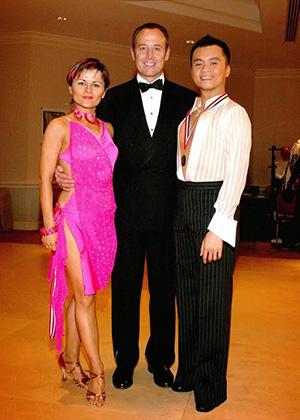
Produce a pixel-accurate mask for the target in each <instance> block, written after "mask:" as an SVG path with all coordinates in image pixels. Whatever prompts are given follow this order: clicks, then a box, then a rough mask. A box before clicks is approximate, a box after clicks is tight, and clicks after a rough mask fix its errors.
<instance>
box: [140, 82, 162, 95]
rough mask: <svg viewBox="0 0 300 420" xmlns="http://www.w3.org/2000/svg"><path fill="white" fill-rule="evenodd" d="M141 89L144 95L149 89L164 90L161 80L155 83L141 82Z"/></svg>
mask: <svg viewBox="0 0 300 420" xmlns="http://www.w3.org/2000/svg"><path fill="white" fill-rule="evenodd" d="M139 88H140V89H141V91H142V93H144V92H147V90H148V89H151V88H153V89H158V90H162V89H163V82H162V80H161V79H158V80H155V82H153V83H142V82H139Z"/></svg>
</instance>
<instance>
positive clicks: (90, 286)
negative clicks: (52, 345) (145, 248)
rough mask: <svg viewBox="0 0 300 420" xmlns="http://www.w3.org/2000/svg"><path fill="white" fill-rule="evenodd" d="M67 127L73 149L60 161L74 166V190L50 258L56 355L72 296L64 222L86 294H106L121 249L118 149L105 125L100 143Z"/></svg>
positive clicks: (76, 126) (59, 213) (60, 211)
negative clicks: (116, 178)
mask: <svg viewBox="0 0 300 420" xmlns="http://www.w3.org/2000/svg"><path fill="white" fill-rule="evenodd" d="M69 124H70V144H69V148H68V149H67V150H66V151H65V152H64V153H62V154H61V155H60V158H61V159H62V160H63V161H65V162H66V163H67V164H68V165H70V167H71V173H72V177H73V179H74V181H75V187H74V192H73V194H72V196H71V198H70V199H69V200H68V202H67V203H66V204H65V205H64V206H63V207H60V206H59V205H58V204H56V207H55V209H54V219H55V222H56V223H57V224H58V236H57V249H56V251H55V253H52V254H51V260H50V269H49V273H48V280H49V281H50V282H51V288H50V322H49V335H50V337H51V338H54V337H55V338H56V348H57V350H58V351H61V342H62V337H63V335H64V334H63V307H64V302H65V299H66V297H67V295H68V288H67V283H66V275H65V266H66V259H67V256H68V254H67V246H66V237H65V231H64V220H66V223H67V224H68V227H69V229H70V231H71V233H72V235H73V236H74V238H75V241H76V244H77V247H78V249H79V252H80V256H81V268H82V277H83V287H84V293H85V294H86V295H92V294H95V293H96V292H97V290H99V289H101V290H104V289H105V287H106V286H107V283H108V281H109V277H110V274H111V272H112V269H113V265H114V260H115V254H116V249H117V239H116V231H115V224H114V214H115V209H116V204H115V199H114V192H113V183H112V178H113V168H114V164H115V161H116V159H117V156H118V149H117V147H116V146H115V144H114V143H113V141H112V138H111V136H110V134H109V132H108V130H107V128H106V126H105V124H104V123H103V122H102V121H101V126H102V134H101V137H100V138H99V137H97V136H96V135H95V134H94V133H92V131H90V130H89V129H88V128H86V127H84V126H82V125H81V124H80V123H78V122H76V121H73V120H69Z"/></svg>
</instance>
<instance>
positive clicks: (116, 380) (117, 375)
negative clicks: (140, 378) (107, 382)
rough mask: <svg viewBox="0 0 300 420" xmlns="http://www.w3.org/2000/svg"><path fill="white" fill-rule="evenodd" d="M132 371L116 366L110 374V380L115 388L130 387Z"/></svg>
mask: <svg viewBox="0 0 300 420" xmlns="http://www.w3.org/2000/svg"><path fill="white" fill-rule="evenodd" d="M132 375H133V371H130V370H127V369H123V368H121V367H119V366H118V367H117V368H116V370H115V371H114V373H113V376H112V382H113V384H114V387H115V388H118V389H126V388H129V387H131V385H132V383H133V380H132Z"/></svg>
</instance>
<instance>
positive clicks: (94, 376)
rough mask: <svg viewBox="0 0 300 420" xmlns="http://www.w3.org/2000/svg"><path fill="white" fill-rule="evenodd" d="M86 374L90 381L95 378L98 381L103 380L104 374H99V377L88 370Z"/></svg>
mask: <svg viewBox="0 0 300 420" xmlns="http://www.w3.org/2000/svg"><path fill="white" fill-rule="evenodd" d="M86 372H88V373H89V378H90V381H91V380H92V379H95V378H100V379H103V380H104V376H105V375H104V372H102V373H99V375H96V373H94V372H91V371H90V370H87V371H86Z"/></svg>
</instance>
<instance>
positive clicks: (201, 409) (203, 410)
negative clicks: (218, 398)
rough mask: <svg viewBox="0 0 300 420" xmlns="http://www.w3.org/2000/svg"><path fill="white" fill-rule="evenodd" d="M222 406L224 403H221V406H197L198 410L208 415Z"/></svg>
mask: <svg viewBox="0 0 300 420" xmlns="http://www.w3.org/2000/svg"><path fill="white" fill-rule="evenodd" d="M220 404H222V403H221V402H220V403H219V404H215V405H205V404H196V410H197V411H200V412H201V413H208V412H209V411H212V410H214V409H215V408H216V407H218V406H219V405H220Z"/></svg>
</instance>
